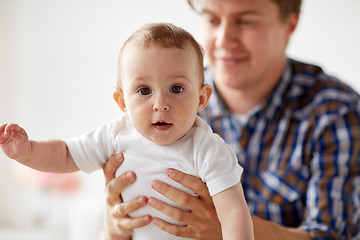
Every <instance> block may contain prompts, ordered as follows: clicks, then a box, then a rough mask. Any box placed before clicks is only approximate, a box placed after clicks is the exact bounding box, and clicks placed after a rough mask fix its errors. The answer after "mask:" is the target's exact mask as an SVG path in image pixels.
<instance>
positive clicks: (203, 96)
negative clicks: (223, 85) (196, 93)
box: [198, 84, 212, 112]
mask: <svg viewBox="0 0 360 240" xmlns="http://www.w3.org/2000/svg"><path fill="white" fill-rule="evenodd" d="M211 93H212V87H211V86H210V85H209V84H204V85H203V86H202V87H201V89H200V98H199V109H198V112H200V111H202V110H203V109H204V108H205V107H206V105H207V103H208V101H209V99H210V96H211Z"/></svg>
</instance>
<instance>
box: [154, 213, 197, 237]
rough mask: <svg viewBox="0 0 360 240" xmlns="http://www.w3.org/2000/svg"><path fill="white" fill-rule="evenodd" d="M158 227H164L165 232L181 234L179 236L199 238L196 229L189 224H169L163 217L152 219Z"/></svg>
mask: <svg viewBox="0 0 360 240" xmlns="http://www.w3.org/2000/svg"><path fill="white" fill-rule="evenodd" d="M152 223H154V224H155V225H156V226H157V227H158V228H160V229H162V230H163V231H165V232H168V233H170V234H172V235H175V236H179V237H185V238H186V237H187V238H195V239H197V236H196V233H195V232H194V230H193V229H192V228H190V227H188V226H177V225H173V224H169V223H167V222H165V221H164V220H162V219H159V218H154V219H153V220H152Z"/></svg>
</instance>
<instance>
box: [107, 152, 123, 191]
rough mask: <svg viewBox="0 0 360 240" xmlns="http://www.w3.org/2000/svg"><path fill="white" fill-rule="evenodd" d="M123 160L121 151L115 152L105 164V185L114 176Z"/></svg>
mask: <svg viewBox="0 0 360 240" xmlns="http://www.w3.org/2000/svg"><path fill="white" fill-rule="evenodd" d="M123 161H124V156H123V154H122V153H118V154H115V155H113V156H111V158H110V159H109V160H108V161H107V163H106V164H105V166H104V168H103V171H104V175H105V181H106V182H105V183H106V185H107V184H108V183H109V182H110V181H111V180H112V179H114V178H115V173H116V170H117V169H118V168H119V167H120V165H121V164H122V163H123Z"/></svg>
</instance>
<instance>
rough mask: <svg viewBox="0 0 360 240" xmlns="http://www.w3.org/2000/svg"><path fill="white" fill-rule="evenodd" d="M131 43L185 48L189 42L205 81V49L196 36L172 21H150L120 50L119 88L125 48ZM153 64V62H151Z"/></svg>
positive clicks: (145, 46)
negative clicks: (171, 22)
mask: <svg viewBox="0 0 360 240" xmlns="http://www.w3.org/2000/svg"><path fill="white" fill-rule="evenodd" d="M129 43H132V44H135V46H138V47H144V48H148V47H151V46H160V47H164V48H179V49H184V48H185V47H186V45H187V44H188V43H190V44H191V46H192V47H193V48H194V49H195V52H196V55H197V58H198V62H199V74H200V77H201V81H202V82H204V50H203V48H202V47H201V46H200V44H199V43H198V42H197V41H196V40H195V39H194V37H193V36H192V35H191V34H190V33H189V32H187V31H186V30H184V29H182V28H180V27H177V26H175V25H173V24H170V23H150V24H146V25H144V26H142V27H141V28H139V29H138V30H136V31H135V32H134V33H133V34H132V35H131V36H130V37H129V38H128V39H127V40H126V41H125V43H124V45H123V46H122V48H121V50H120V54H119V62H118V68H119V70H118V76H119V77H118V88H119V89H120V87H121V79H120V78H121V77H120V75H121V74H120V73H121V61H122V55H123V52H124V49H125V48H126V45H128V44H129ZM149 64H151V63H149Z"/></svg>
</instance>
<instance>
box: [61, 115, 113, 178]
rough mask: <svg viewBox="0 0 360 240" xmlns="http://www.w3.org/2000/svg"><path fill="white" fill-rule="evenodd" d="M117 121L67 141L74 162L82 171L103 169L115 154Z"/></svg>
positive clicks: (88, 171)
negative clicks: (114, 137)
mask: <svg viewBox="0 0 360 240" xmlns="http://www.w3.org/2000/svg"><path fill="white" fill-rule="evenodd" d="M115 125H116V121H114V122H112V123H110V124H107V125H103V126H102V127H100V128H98V129H96V130H94V131H90V132H87V133H84V134H82V135H81V136H79V137H75V138H72V139H69V140H67V141H66V144H67V147H68V149H69V152H70V154H71V156H72V158H73V159H74V162H75V163H76V165H77V166H78V168H79V169H80V170H81V171H84V172H87V173H91V172H93V171H95V170H98V169H101V168H102V167H103V165H104V164H105V163H106V161H107V160H108V159H109V158H110V157H111V156H112V155H113V154H114V147H113V144H112V142H113V137H112V135H113V134H114V126H115Z"/></svg>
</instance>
